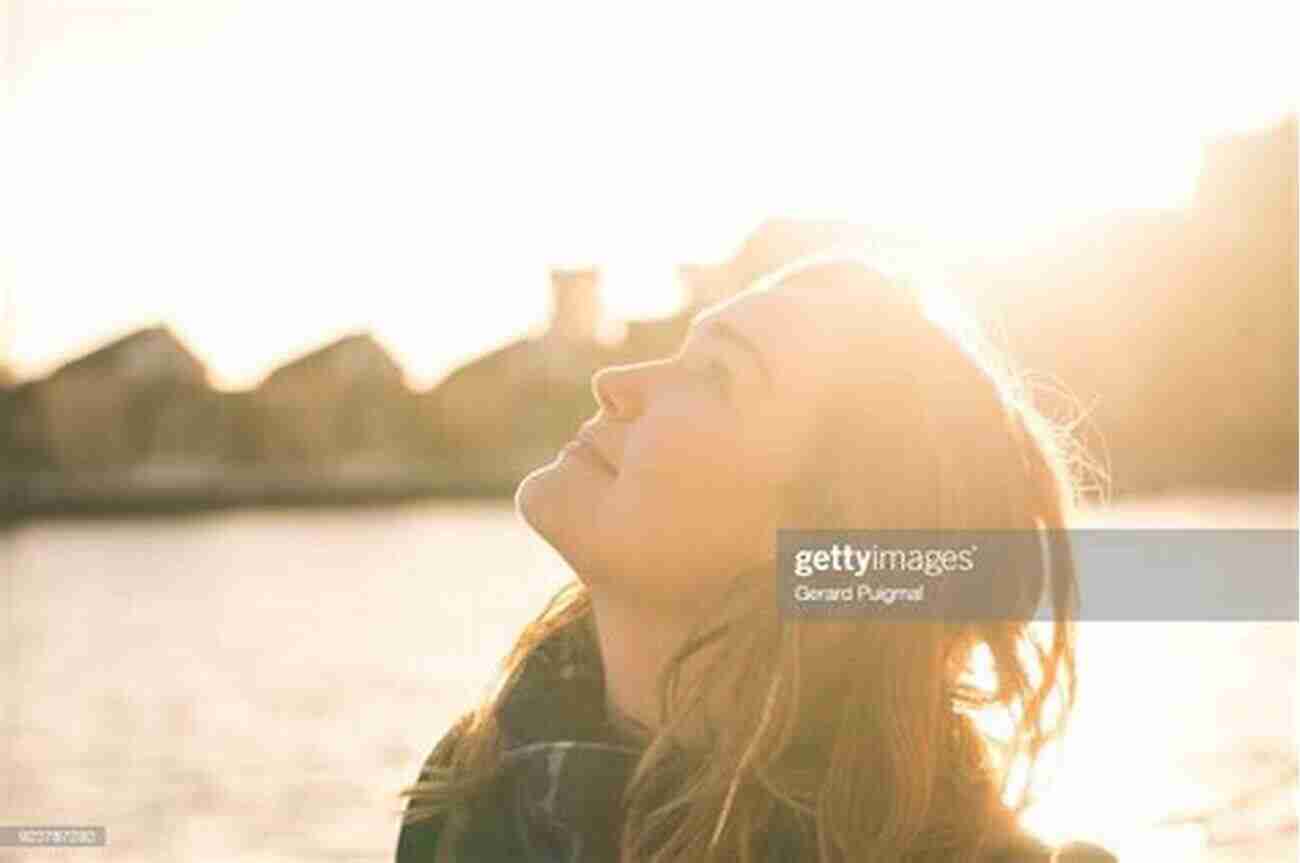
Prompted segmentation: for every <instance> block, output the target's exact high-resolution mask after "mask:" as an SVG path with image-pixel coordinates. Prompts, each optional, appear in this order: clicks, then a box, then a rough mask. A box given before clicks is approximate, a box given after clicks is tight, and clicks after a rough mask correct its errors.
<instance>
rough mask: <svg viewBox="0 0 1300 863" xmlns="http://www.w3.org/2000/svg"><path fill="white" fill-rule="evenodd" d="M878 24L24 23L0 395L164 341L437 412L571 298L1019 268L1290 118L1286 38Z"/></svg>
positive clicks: (50, 17) (299, 6) (95, 6)
mask: <svg viewBox="0 0 1300 863" xmlns="http://www.w3.org/2000/svg"><path fill="white" fill-rule="evenodd" d="M890 14H891V15H893V17H892V18H889V19H885V18H884V17H881V15H879V14H877V13H872V16H871V17H869V18H867V17H864V18H859V19H846V18H844V17H843V13H840V16H839V17H838V18H837V17H836V16H834V15H829V14H826V13H819V12H816V11H815V10H812V9H811V8H809V9H804V10H801V12H800V14H799V15H798V16H797V17H789V16H783V17H775V16H769V15H768V14H767V13H764V12H763V11H761V10H758V9H754V8H744V9H743V11H739V10H738V11H734V12H731V11H724V10H720V9H718V8H715V9H711V10H706V9H692V10H691V12H690V13H688V14H687V13H683V14H682V15H681V16H680V17H673V16H670V15H669V14H667V13H666V12H665V13H664V14H663V15H662V16H660V17H658V18H656V19H654V20H650V19H648V18H647V19H632V18H628V17H622V18H620V17H619V13H618V12H617V11H614V10H611V9H605V8H599V7H593V8H590V9H583V10H580V11H574V12H570V13H567V14H566V13H564V12H562V11H559V10H556V9H554V8H550V7H546V8H538V9H519V8H514V7H504V6H500V7H498V6H491V5H485V4H480V5H477V6H475V7H474V8H473V9H457V10H454V11H452V10H446V9H435V8H423V7H421V8H411V7H408V6H406V5H405V4H397V3H376V4H368V5H367V6H366V7H365V11H364V12H361V11H359V10H358V9H357V7H348V8H326V7H324V6H322V5H319V4H307V3H303V2H286V0H280V2H269V0H264V2H260V3H256V4H254V3H250V2H222V3H217V2H211V0H186V2H180V0H175V2H171V3H167V4H165V5H164V4H161V3H148V2H117V3H114V2H98V0H78V2H75V3H74V2H36V0H9V2H8V3H7V5H6V6H5V11H4V22H3V23H4V25H5V31H6V32H5V38H4V39H3V42H2V43H0V44H3V45H4V46H5V47H6V52H7V63H6V65H5V70H6V73H7V77H8V79H9V81H8V83H9V86H8V88H7V90H6V98H7V100H8V101H9V106H8V110H7V112H6V113H7V114H8V117H7V120H6V123H5V126H6V127H7V128H6V130H5V131H4V133H3V135H0V139H2V140H4V141H6V142H7V144H8V147H6V151H5V152H4V153H3V155H4V162H5V164H6V166H7V168H8V169H9V173H10V175H11V176H10V178H9V181H7V182H5V184H4V185H5V186H6V187H7V188H10V189H12V190H14V192H15V194H13V195H12V196H8V195H7V196H6V198H7V202H11V203H12V206H11V207H9V208H8V209H9V213H8V215H9V217H10V219H11V220H12V225H13V229H12V230H11V231H10V232H9V233H10V236H11V237H12V238H13V242H12V244H11V245H10V252H11V259H10V260H9V261H7V262H5V264H6V266H5V269H6V271H7V272H5V273H3V274H0V278H3V282H0V288H4V289H5V290H6V293H7V297H5V298H3V299H5V300H6V302H5V303H3V304H0V315H5V316H7V318H8V320H7V321H6V322H5V331H3V332H2V333H0V361H5V362H8V363H9V364H11V365H12V367H13V371H14V372H15V373H16V374H17V375H18V376H19V377H20V378H24V379H25V378H31V377H36V376H39V375H42V374H44V373H46V372H48V371H50V370H51V369H52V368H54V367H55V366H57V365H59V364H60V363H62V362H64V361H66V360H68V359H70V358H71V357H73V356H76V355H78V354H80V353H82V352H84V351H86V350H88V349H90V348H92V347H94V346H95V345H97V344H101V343H104V342H106V341H109V340H110V339H112V338H114V337H116V336H119V335H121V334H122V333H125V332H127V331H130V330H132V329H135V328H137V327H139V326H143V325H148V324H151V323H154V322H164V323H167V324H168V325H169V326H171V327H172V328H173V329H174V330H175V332H176V333H177V334H178V335H179V336H180V337H181V338H183V339H184V340H185V341H186V343H187V344H188V345H190V346H191V347H192V348H193V350H194V351H195V353H196V355H197V356H198V357H199V358H200V359H201V360H202V361H203V362H204V363H205V364H206V365H207V366H208V367H209V368H210V369H211V371H212V374H213V384H214V385H216V386H218V387H220V388H242V387H248V386H252V385H254V384H256V383H257V381H258V380H260V378H261V377H262V376H263V375H264V374H265V373H266V372H267V371H269V370H270V369H271V368H272V367H274V366H275V365H277V364H279V363H281V362H283V361H285V360H286V359H288V358H289V357H292V356H294V355H296V354H300V353H303V352H304V351H307V350H309V349H311V348H313V347H315V346H318V345H320V344H322V343H325V342H327V341H329V340H331V339H333V338H335V337H337V336H338V335H340V334H342V333H344V332H348V331H351V330H354V329H357V328H360V327H365V328H368V329H370V330H371V331H373V333H374V334H375V336H376V337H377V338H378V339H379V340H380V341H382V342H383V343H384V344H385V346H386V347H388V348H389V349H390V350H391V351H392V353H393V354H394V356H395V357H396V358H398V359H399V360H400V361H401V363H402V364H403V366H404V367H405V368H406V370H407V372H408V374H409V376H410V379H411V382H412V383H413V384H415V385H417V386H422V385H427V384H429V383H431V382H432V381H433V380H435V379H436V378H438V377H440V376H441V375H442V374H443V373H444V372H446V371H447V370H448V368H449V367H451V366H452V365H455V364H457V363H459V362H461V361H463V360H464V359H465V358H466V357H468V356H469V355H472V354H475V353H478V352H481V351H483V350H486V349H488V348H490V347H492V346H494V345H497V344H501V343H503V342H505V341H507V340H509V339H510V338H511V337H512V336H514V335H517V334H520V333H522V332H524V331H526V330H529V329H531V328H533V327H536V326H537V325H538V324H540V323H542V322H544V321H545V319H546V317H547V314H548V303H549V294H548V290H547V269H548V267H549V266H552V265H571V264H595V265H598V266H600V267H601V268H602V269H603V270H604V277H605V278H604V300H605V303H606V313H607V315H608V316H610V317H611V318H615V319H621V318H627V317H640V316H653V315H660V314H667V313H669V312H671V311H672V310H673V309H674V308H675V307H676V305H677V303H678V302H679V300H680V299H681V295H680V289H679V286H678V285H677V283H676V278H675V273H674V267H675V265H677V264H679V263H686V262H692V261H717V260H721V259H724V258H726V257H727V256H728V255H729V254H730V253H731V252H733V251H734V249H735V247H736V246H737V245H738V244H739V243H740V241H741V240H742V239H743V238H744V236H745V234H746V233H747V232H748V231H750V230H751V229H752V228H753V227H754V226H755V225H756V224H758V223H759V222H760V221H762V220H763V219H764V218H765V217H768V216H778V215H779V216H806V217H821V218H847V219H850V220H853V221H856V222H861V223H864V224H870V225H876V226H878V227H881V228H884V229H888V230H897V231H902V232H906V233H908V234H910V235H915V236H917V237H918V238H920V239H923V240H925V241H927V242H930V243H933V244H934V248H935V249H936V253H937V252H938V250H939V249H941V248H942V249H945V250H947V253H951V254H953V255H959V256H960V255H970V254H978V255H992V256H997V255H1005V254H1014V253H1015V252H1016V250H1018V249H1022V248H1025V247H1028V246H1030V245H1032V244H1035V243H1041V242H1044V241H1046V240H1048V239H1049V238H1050V237H1051V235H1052V233H1053V231H1055V230H1059V229H1060V228H1062V227H1063V226H1065V225H1068V224H1071V223H1077V222H1080V221H1085V220H1087V219H1089V218H1092V217H1095V216H1097V215H1099V214H1101V213H1104V212H1107V211H1111V210H1115V209H1125V208H1158V209H1166V208H1178V207H1181V206H1184V205H1185V204H1187V203H1188V202H1189V199H1190V196H1191V194H1192V192H1193V190H1194V189H1195V184H1196V179H1197V176H1198V174H1199V171H1200V159H1201V152H1200V147H1201V146H1202V144H1203V143H1204V142H1205V141H1206V140H1207V139H1209V138H1212V137H1215V136H1218V135H1222V134H1225V133H1230V132H1240V131H1247V130H1250V129H1255V128H1262V127H1265V126H1268V125H1270V124H1272V123H1274V122H1276V121H1277V120H1278V119H1280V117H1281V116H1282V115H1283V114H1285V113H1287V112H1291V111H1295V110H1296V91H1295V81H1296V80H1297V79H1296V75H1295V71H1296V70H1295V68H1294V61H1293V59H1292V58H1293V54H1294V52H1293V51H1292V50H1291V47H1290V45H1289V41H1290V39H1291V38H1292V34H1294V32H1295V26H1294V24H1295V20H1294V19H1295V17H1296V13H1295V12H1294V11H1293V6H1292V5H1291V4H1282V3H1254V4H1251V3H1246V4H1233V5H1231V6H1227V5H1224V6H1223V7H1222V8H1220V9H1218V10H1213V9H1205V8H1201V9H1190V8H1185V7H1183V6H1174V5H1172V4H1170V5H1159V4H1144V5H1140V6H1134V5H1132V4H1123V5H1118V4H1113V5H1108V4H1102V5H1090V6H1089V7H1088V8H1087V9H1086V11H1084V12H1080V11H1078V10H1073V11H1070V12H1068V13H1058V12H1053V11H1052V10H1045V9H1043V8H1041V7H1040V6H1034V5H1023V6H1007V5H1003V6H1001V7H998V9H997V10H991V8H990V7H987V6H981V7H978V8H977V9H944V10H943V11H942V12H937V11H935V10H934V9H927V8H925V7H924V6H919V5H918V6H912V5H909V7H908V10H907V11H898V10H895V11H894V12H891V13H890Z"/></svg>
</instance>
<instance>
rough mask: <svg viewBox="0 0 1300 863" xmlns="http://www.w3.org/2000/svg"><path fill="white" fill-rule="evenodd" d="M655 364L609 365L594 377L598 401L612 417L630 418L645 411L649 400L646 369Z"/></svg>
mask: <svg viewBox="0 0 1300 863" xmlns="http://www.w3.org/2000/svg"><path fill="white" fill-rule="evenodd" d="M650 365H653V363H634V364H631V365H622V366H606V367H605V368H603V369H600V370H599V371H597V372H596V373H595V374H594V375H592V376H591V391H592V394H593V395H594V396H595V398H596V404H597V406H599V407H600V409H601V410H602V411H604V412H605V413H606V414H608V415H609V417H610V418H611V419H618V420H624V421H626V420H629V419H631V418H633V417H635V416H636V415H637V414H638V413H640V411H641V406H642V404H643V403H644V401H645V398H644V397H645V384H644V380H643V378H644V375H643V374H642V372H643V371H644V370H645V368H646V367H648V366H650Z"/></svg>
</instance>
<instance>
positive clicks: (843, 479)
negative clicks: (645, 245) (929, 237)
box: [397, 255, 1115, 863]
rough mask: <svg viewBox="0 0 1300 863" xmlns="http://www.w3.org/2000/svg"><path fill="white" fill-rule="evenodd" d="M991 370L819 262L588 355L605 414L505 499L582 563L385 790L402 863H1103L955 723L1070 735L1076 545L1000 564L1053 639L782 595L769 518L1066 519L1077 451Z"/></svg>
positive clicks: (826, 521)
mask: <svg viewBox="0 0 1300 863" xmlns="http://www.w3.org/2000/svg"><path fill="white" fill-rule="evenodd" d="M996 360H997V358H996V356H995V355H994V354H991V353H989V352H988V349H987V346H980V345H976V344H975V343H974V342H970V341H965V340H963V339H962V338H959V336H958V333H957V332H956V331H955V330H953V329H950V328H947V327H944V326H941V325H940V323H939V322H937V321H936V320H934V319H933V318H932V317H931V316H929V315H927V313H926V311H925V306H924V305H923V303H922V302H921V300H920V297H919V294H918V293H917V292H916V291H915V290H914V288H913V287H912V286H910V285H909V284H908V283H907V282H906V281H905V280H900V279H896V278H892V277H886V276H883V275H881V274H880V273H879V272H878V271H877V270H876V269H875V268H873V267H872V266H871V265H869V264H868V263H867V262H865V261H863V260H862V259H860V258H857V257H855V256H853V255H825V256H821V257H812V258H806V259H803V260H801V261H799V262H796V263H795V264H793V265H791V266H789V267H787V268H785V269H784V270H781V271H779V272H777V273H774V274H771V275H770V276H768V277H766V278H764V279H762V280H760V281H759V282H758V283H756V284H754V285H752V286H750V287H748V288H747V289H746V290H744V291H742V292H740V293H738V294H736V295H734V296H732V297H730V298H728V299H727V300H724V301H722V302H719V303H716V304H714V305H712V306H709V307H707V308H705V309H704V310H702V311H701V312H700V313H699V314H697V315H696V316H695V318H694V320H693V321H692V325H691V328H690V330H689V332H688V334H687V336H686V338H685V340H684V342H683V344H682V345H681V349H680V350H679V351H678V352H677V353H676V354H674V355H672V356H670V357H665V358H662V359H658V360H653V361H649V362H641V363H636V364H632V365H623V366H613V367H609V368H605V369H602V370H601V371H599V372H597V373H596V375H595V376H594V377H593V381H592V385H593V390H594V392H595V396H596V399H597V403H598V410H597V412H596V414H595V415H594V416H593V417H592V418H591V419H590V420H589V421H587V422H586V423H584V424H583V425H582V427H581V429H580V430H579V433H578V436H577V438H576V440H575V442H574V443H571V444H569V445H568V446H566V447H565V448H564V450H563V451H562V452H561V453H560V454H559V455H558V456H557V457H556V458H555V460H554V461H552V462H550V463H548V464H547V465H545V466H543V467H541V468H538V469H537V470H535V471H533V472H532V473H530V474H529V475H528V476H527V477H526V478H525V479H524V480H523V481H522V482H521V483H520V485H519V487H518V489H517V491H516V495H515V505H516V508H517V511H518V513H519V515H520V516H521V517H522V519H523V521H524V522H525V523H526V524H527V525H528V526H529V527H530V528H531V529H532V530H534V531H536V533H537V534H538V535H540V536H541V537H542V538H543V539H545V540H546V542H547V543H549V544H550V545H551V546H552V547H553V548H554V549H555V550H556V551H557V552H558V553H559V555H560V556H561V557H562V558H563V559H564V561H565V562H566V563H567V564H568V566H569V567H570V568H571V569H572V571H573V573H574V575H575V579H574V580H573V581H572V582H570V583H569V584H567V585H566V586H565V587H564V588H563V589H562V590H561V591H560V592H559V593H557V594H556V595H555V596H554V597H553V598H552V600H551V602H550V603H549V604H548V606H547V607H546V608H545V609H544V610H542V611H541V613H540V614H539V616H538V617H537V618H536V619H535V620H534V621H533V622H532V623H530V624H529V625H528V626H527V627H526V628H525V629H524V631H523V632H522V633H521V634H520V635H519V637H518V639H517V641H516V643H515V645H514V647H513V649H512V650H511V652H510V654H509V655H508V656H507V657H506V659H505V661H504V663H503V667H502V677H501V681H500V684H499V685H498V686H497V687H496V688H495V690H494V693H493V694H492V695H491V696H490V697H489V698H487V699H486V700H485V701H484V703H482V704H479V705H477V706H475V707H474V708H473V709H470V710H467V711H466V712H465V713H464V714H463V715H462V716H461V718H460V719H459V720H458V721H457V722H456V723H455V724H454V726H453V727H452V728H451V729H450V731H448V732H447V733H446V734H445V735H444V736H443V737H442V739H441V740H440V742H438V744H437V746H435V747H434V748H433V751H432V752H431V754H430V755H429V757H428V759H427V760H426V762H425V764H424V766H423V769H422V770H421V773H420V776H419V779H418V781H417V782H416V783H415V784H414V785H412V786H411V787H409V788H406V789H404V790H403V791H402V795H403V796H405V797H407V798H409V800H408V801H407V805H406V811H405V816H404V822H403V825H402V829H401V833H400V836H399V839H398V848H397V860H398V861H399V863H414V862H415V861H423V860H428V861H434V860H445V861H455V863H462V861H486V860H519V861H573V863H579V861H581V862H582V863H586V861H611V863H612V861H621V863H634V861H636V863H640V861H645V863H668V861H703V860H725V861H786V860H788V861H825V863H831V861H875V860H879V861H941V860H942V861H972V863H973V861H985V863H994V861H1005V863H1010V861H1048V860H1061V861H1070V860H1075V861H1082V860H1114V859H1115V858H1114V857H1113V856H1112V855H1110V854H1108V853H1107V852H1105V851H1104V850H1103V849H1101V848H1100V847H1098V846H1095V845H1091V844H1089V843H1083V842H1080V843H1071V844H1070V845H1068V846H1063V847H1060V848H1053V847H1052V846H1050V845H1048V844H1047V843H1044V842H1041V841H1039V840H1038V839H1036V838H1035V837H1034V836H1032V835H1031V834H1030V833H1029V832H1027V831H1026V830H1025V829H1024V828H1023V827H1022V826H1021V824H1020V815H1021V813H1022V811H1023V808H1024V806H1025V805H1026V801H1025V799H1023V798H1022V799H1020V800H1019V801H1018V802H1017V801H1014V800H1013V801H1011V802H1006V797H1007V793H1008V792H1007V789H1008V787H1009V786H1008V785H1007V784H1006V780H1007V776H1008V775H1009V767H1008V766H1007V765H1008V763H1009V762H1008V761H1007V760H1006V759H1007V756H1006V752H1007V750H1006V749H1004V748H1003V747H1001V746H995V745H993V743H992V742H991V741H990V739H989V738H988V737H986V735H985V734H984V733H983V732H982V731H981V729H980V727H979V725H978V723H977V720H976V718H975V717H974V716H973V715H972V714H973V713H974V712H976V711H979V710H985V709H992V710H999V709H1000V710H1003V711H1006V715H1008V716H1011V717H1014V719H1013V726H1014V732H1013V733H1012V734H1011V735H1010V737H1009V740H1010V742H1011V744H1012V746H1011V748H1010V750H1009V751H1011V752H1012V753H1016V754H1017V757H1019V758H1021V759H1022V760H1027V762H1028V763H1030V764H1032V763H1033V762H1034V760H1035V759H1036V758H1037V756H1038V755H1039V754H1040V752H1041V751H1042V749H1043V747H1044V746H1045V745H1046V744H1047V743H1048V742H1050V741H1051V740H1052V739H1053V738H1054V737H1055V736H1056V735H1058V734H1059V733H1060V731H1061V730H1062V728H1063V723H1064V721H1065V719H1066V717H1067V716H1068V713H1069V708H1070V706H1071V705H1072V704H1073V701H1074V697H1075V662H1074V631H1073V627H1072V624H1071V621H1070V619H1069V614H1068V608H1069V604H1070V602H1071V601H1072V599H1073V597H1074V592H1075V590H1076V585H1075V573H1074V568H1073V564H1072V561H1071V559H1070V555H1069V550H1068V546H1064V547H1062V546H1057V545H1052V544H1049V545H1048V548H1049V549H1052V551H1051V552H1050V553H1048V554H1046V555H1045V556H1044V558H1043V560H1042V561H1040V562H1039V565H1036V566H1031V567H1026V568H1025V569H1024V570H1023V571H1015V572H1007V573H1005V575H1003V576H1000V577H1005V578H1008V579H1017V580H1019V581H1020V582H1021V584H1020V585H1019V586H1020V587H1023V588H1024V590H1025V591H1026V592H1028V593H1029V594H1030V595H1032V596H1041V597H1044V598H1045V602H1046V603H1047V606H1048V607H1049V608H1051V609H1053V610H1054V611H1055V612H1056V613H1055V614H1054V615H1053V618H1054V619H1053V622H1052V627H1051V634H1050V637H1046V638H1039V637H1038V630H1037V629H1035V627H1034V626H1031V625H1030V622H1029V621H1028V620H1026V619H990V620H974V621H966V622H958V621H951V620H907V621H901V620H888V619H880V618H857V619H843V620H833V621H832V620H800V619H794V618H791V617H790V616H787V615H783V614H782V613H781V611H780V608H779V605H778V603H777V601H776V598H775V596H774V584H775V581H774V578H773V573H774V561H775V556H776V553H777V548H776V537H777V531H778V530H779V529H782V528H792V527H795V528H800V529H841V528H843V529H872V530H874V529H938V530H949V529H981V530H983V529H987V530H996V529H1013V530H1014V529H1030V530H1032V529H1034V528H1035V527H1039V528H1044V529H1061V528H1065V527H1068V526H1069V524H1070V519H1071V514H1072V511H1073V508H1074V507H1075V506H1076V505H1077V502H1078V501H1077V494H1078V484H1077V482H1076V479H1075V477H1074V476H1072V473H1071V471H1072V470H1073V469H1074V467H1076V466H1077V465H1078V463H1079V457H1078V455H1079V454H1078V453H1077V452H1076V450H1075V447H1076V444H1075V443H1074V441H1073V440H1072V438H1071V437H1070V435H1069V433H1068V431H1066V429H1065V428H1064V427H1062V426H1059V425H1057V424H1056V423H1055V422H1054V421H1050V420H1048V419H1047V418H1046V416H1045V415H1044V414H1043V413H1042V412H1040V411H1039V410H1038V409H1036V408H1035V407H1034V405H1033V403H1032V399H1031V398H1030V397H1029V395H1028V393H1027V392H1026V391H1025V389H1024V382H1023V381H1021V380H1020V379H1019V378H1018V377H1017V376H1016V375H1014V374H1011V373H1010V372H1008V371H1007V370H1006V369H1005V367H1004V366H1002V365H1000V364H999V362H998V361H996ZM1034 647H1037V649H1036V650H1035V649H1032V648H1034ZM1026 648H1029V649H1026ZM976 654H981V655H982V656H983V657H984V658H985V659H986V660H987V662H988V664H989V666H990V669H991V672H992V678H991V679H993V680H995V681H996V685H995V686H993V687H991V688H988V687H979V686H975V685H973V684H972V683H971V680H970V677H969V675H968V671H969V669H970V667H971V663H972V662H973V660H974V658H975V657H976Z"/></svg>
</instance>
